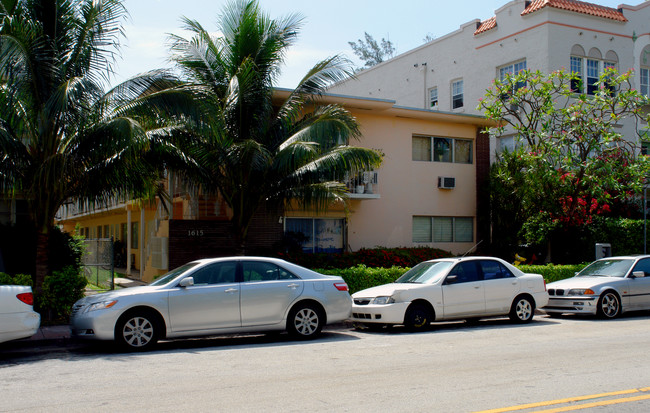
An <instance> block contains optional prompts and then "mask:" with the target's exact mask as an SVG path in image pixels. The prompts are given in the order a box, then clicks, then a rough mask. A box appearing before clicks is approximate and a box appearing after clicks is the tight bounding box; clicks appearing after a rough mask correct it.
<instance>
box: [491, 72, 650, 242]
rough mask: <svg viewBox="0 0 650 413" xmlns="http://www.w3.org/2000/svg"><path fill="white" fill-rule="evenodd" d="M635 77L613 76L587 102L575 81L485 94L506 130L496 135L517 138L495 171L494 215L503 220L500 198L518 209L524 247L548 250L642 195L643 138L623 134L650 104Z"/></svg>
mask: <svg viewBox="0 0 650 413" xmlns="http://www.w3.org/2000/svg"><path fill="white" fill-rule="evenodd" d="M630 76H631V74H630V73H625V74H620V75H619V74H618V73H616V71H614V70H613V69H608V70H607V71H606V72H605V73H603V75H602V76H601V78H600V81H599V82H598V83H597V85H596V86H597V90H596V91H595V93H594V94H593V95H586V94H584V93H582V94H581V93H576V92H575V91H576V90H581V89H582V88H581V85H580V79H579V78H578V77H577V76H576V75H575V74H569V73H566V72H564V71H557V72H553V73H551V74H549V75H545V74H542V73H540V72H530V71H522V72H520V73H518V74H516V75H514V76H508V77H506V79H504V80H503V81H496V82H495V84H494V86H493V87H492V88H490V89H489V90H488V91H487V93H486V97H485V99H484V100H482V101H481V103H480V105H479V108H480V109H483V110H484V112H485V115H486V116H487V117H488V118H490V119H493V120H495V121H497V122H499V124H500V125H501V126H500V127H498V128H495V129H493V131H492V132H493V133H494V134H495V135H496V136H503V135H505V134H514V137H515V140H516V145H517V147H516V149H515V150H513V151H506V152H504V153H502V154H501V155H500V157H499V159H498V161H497V163H498V166H497V167H495V168H493V173H492V180H493V182H492V185H493V189H495V190H494V191H493V201H494V204H493V209H492V214H493V216H495V215H499V213H500V212H499V208H500V207H499V205H498V203H499V201H498V199H499V198H498V197H501V199H502V200H505V199H510V200H511V201H510V203H509V205H520V206H521V209H522V212H521V213H519V214H517V215H515V217H516V218H517V220H520V221H521V222H522V231H521V235H522V238H523V241H525V242H533V243H548V242H549V241H550V240H551V238H552V237H551V236H552V234H566V233H567V232H568V230H569V229H572V230H574V231H575V230H576V229H578V228H580V227H582V226H584V225H588V224H589V223H591V221H592V220H593V217H594V216H596V215H603V214H608V213H611V211H612V209H613V207H614V206H615V205H619V206H620V205H623V204H627V203H630V202H631V200H632V199H633V198H634V197H635V196H637V195H638V194H639V193H640V191H641V189H642V185H643V181H644V177H646V176H647V173H648V171H649V166H650V165H649V162H648V159H647V157H645V156H638V153H639V148H638V146H637V141H638V139H639V134H638V131H637V136H634V137H630V138H632V139H633V140H632V141H630V140H626V139H624V137H623V136H622V135H621V132H620V130H621V129H620V127H619V125H620V123H621V121H622V120H623V119H626V118H634V119H637V120H638V119H642V118H643V117H644V115H643V113H642V111H641V109H642V107H643V105H645V104H646V103H647V99H646V98H645V97H643V96H642V95H640V93H639V92H637V91H636V90H634V89H633V88H632V87H631V84H630ZM634 123H635V124H638V122H634ZM513 166H514V167H513ZM499 191H501V192H499ZM506 209H508V208H506ZM549 247H550V244H549ZM549 254H550V250H549Z"/></svg>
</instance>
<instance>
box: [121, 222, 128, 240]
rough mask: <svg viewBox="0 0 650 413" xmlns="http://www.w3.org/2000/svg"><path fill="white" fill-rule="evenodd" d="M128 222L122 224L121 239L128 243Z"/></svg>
mask: <svg viewBox="0 0 650 413" xmlns="http://www.w3.org/2000/svg"><path fill="white" fill-rule="evenodd" d="M126 225H127V224H126V222H125V223H123V224H120V241H122V242H124V243H126V235H127V230H126Z"/></svg>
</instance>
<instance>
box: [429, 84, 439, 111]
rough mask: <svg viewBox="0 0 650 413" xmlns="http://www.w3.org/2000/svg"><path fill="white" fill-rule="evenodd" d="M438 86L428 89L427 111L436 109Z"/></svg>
mask: <svg viewBox="0 0 650 413" xmlns="http://www.w3.org/2000/svg"><path fill="white" fill-rule="evenodd" d="M439 104H440V102H439V101H438V86H434V87H432V88H431V89H429V109H438V105H439Z"/></svg>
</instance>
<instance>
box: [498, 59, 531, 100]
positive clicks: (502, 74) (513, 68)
mask: <svg viewBox="0 0 650 413" xmlns="http://www.w3.org/2000/svg"><path fill="white" fill-rule="evenodd" d="M523 70H526V61H525V60H522V61H520V62H517V63H512V64H509V65H507V66H503V67H500V68H499V80H501V81H504V80H505V79H506V76H507V75H511V76H514V75H517V74H519V72H521V71H523ZM524 86H526V83H525V82H517V84H516V85H515V90H517V89H520V88H522V87H524ZM513 92H514V91H513Z"/></svg>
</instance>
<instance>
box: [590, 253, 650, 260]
mask: <svg viewBox="0 0 650 413" xmlns="http://www.w3.org/2000/svg"><path fill="white" fill-rule="evenodd" d="M641 258H650V254H636V255H617V256H615V257H603V258H599V259H598V260H597V261H602V260H638V259H641Z"/></svg>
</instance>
